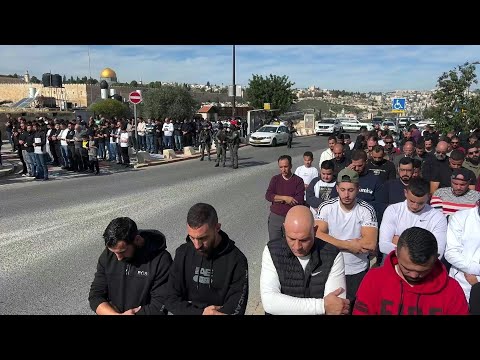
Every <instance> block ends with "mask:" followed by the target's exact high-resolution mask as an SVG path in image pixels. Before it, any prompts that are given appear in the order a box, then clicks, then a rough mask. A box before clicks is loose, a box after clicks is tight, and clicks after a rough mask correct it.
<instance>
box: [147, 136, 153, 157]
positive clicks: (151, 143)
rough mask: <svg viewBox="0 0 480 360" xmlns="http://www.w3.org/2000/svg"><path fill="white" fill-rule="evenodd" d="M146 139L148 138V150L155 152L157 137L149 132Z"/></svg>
mask: <svg viewBox="0 0 480 360" xmlns="http://www.w3.org/2000/svg"><path fill="white" fill-rule="evenodd" d="M146 139H147V151H148V152H149V153H151V154H153V153H154V152H155V146H154V141H155V138H154V135H153V134H147V135H146Z"/></svg>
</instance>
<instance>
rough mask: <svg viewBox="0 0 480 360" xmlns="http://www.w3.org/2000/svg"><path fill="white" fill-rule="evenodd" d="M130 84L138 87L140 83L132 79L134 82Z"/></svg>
mask: <svg viewBox="0 0 480 360" xmlns="http://www.w3.org/2000/svg"><path fill="white" fill-rule="evenodd" d="M130 86H133V87H137V86H138V83H137V82H136V81H135V80H132V82H130Z"/></svg>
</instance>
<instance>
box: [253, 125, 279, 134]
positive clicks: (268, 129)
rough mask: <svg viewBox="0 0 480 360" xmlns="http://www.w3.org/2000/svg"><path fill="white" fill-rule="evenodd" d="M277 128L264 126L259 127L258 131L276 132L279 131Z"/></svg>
mask: <svg viewBox="0 0 480 360" xmlns="http://www.w3.org/2000/svg"><path fill="white" fill-rule="evenodd" d="M277 129H278V128H276V127H274V126H262V127H261V128H260V129H258V130H257V131H258V132H266V133H274V132H277Z"/></svg>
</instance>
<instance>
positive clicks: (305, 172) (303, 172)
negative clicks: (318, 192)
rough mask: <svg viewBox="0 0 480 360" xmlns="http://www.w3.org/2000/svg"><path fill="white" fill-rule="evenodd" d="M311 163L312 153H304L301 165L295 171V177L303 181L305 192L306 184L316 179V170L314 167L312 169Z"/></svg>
mask: <svg viewBox="0 0 480 360" xmlns="http://www.w3.org/2000/svg"><path fill="white" fill-rule="evenodd" d="M312 162H313V153H312V152H311V151H306V152H305V153H304V154H303V165H302V166H299V167H298V168H297V169H296V170H295V175H298V176H300V177H301V178H302V179H303V183H304V184H305V190H306V189H307V188H308V184H310V182H311V181H312V180H313V179H315V178H316V177H318V170H317V169H316V168H315V167H312Z"/></svg>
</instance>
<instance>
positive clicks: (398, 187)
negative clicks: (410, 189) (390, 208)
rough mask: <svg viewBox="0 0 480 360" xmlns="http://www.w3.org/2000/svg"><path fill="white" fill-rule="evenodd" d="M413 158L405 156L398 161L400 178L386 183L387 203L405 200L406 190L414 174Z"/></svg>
mask: <svg viewBox="0 0 480 360" xmlns="http://www.w3.org/2000/svg"><path fill="white" fill-rule="evenodd" d="M413 161H414V160H412V158H409V157H403V158H401V159H400V162H399V163H398V176H399V177H400V178H398V179H393V180H389V181H387V182H386V183H385V185H384V188H385V189H384V190H385V204H386V205H391V204H396V203H399V202H403V201H405V190H406V189H407V186H408V183H409V182H410V179H411V178H412V176H413Z"/></svg>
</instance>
